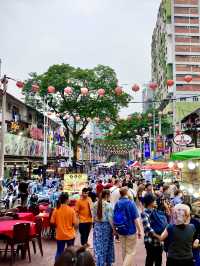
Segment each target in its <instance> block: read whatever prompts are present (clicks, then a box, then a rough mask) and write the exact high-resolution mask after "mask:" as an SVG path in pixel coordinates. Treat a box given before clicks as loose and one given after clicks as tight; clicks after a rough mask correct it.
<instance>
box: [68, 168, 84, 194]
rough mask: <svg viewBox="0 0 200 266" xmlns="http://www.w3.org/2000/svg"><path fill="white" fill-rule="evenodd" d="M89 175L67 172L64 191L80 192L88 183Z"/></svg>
mask: <svg viewBox="0 0 200 266" xmlns="http://www.w3.org/2000/svg"><path fill="white" fill-rule="evenodd" d="M87 181H88V176H87V175H86V174H74V173H72V174H65V175H64V191H65V192H68V193H72V192H80V191H81V190H82V189H83V188H84V187H85V186H86V185H87Z"/></svg>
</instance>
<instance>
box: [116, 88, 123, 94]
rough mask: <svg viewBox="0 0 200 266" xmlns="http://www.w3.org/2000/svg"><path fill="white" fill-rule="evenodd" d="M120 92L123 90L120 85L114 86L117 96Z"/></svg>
mask: <svg viewBox="0 0 200 266" xmlns="http://www.w3.org/2000/svg"><path fill="white" fill-rule="evenodd" d="M122 92H123V90H122V87H120V86H117V87H116V88H115V94H116V95H117V96H120V95H121V94H122Z"/></svg>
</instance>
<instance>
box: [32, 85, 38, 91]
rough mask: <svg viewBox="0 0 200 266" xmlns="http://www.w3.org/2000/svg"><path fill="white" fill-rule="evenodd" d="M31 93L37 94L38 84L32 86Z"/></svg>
mask: <svg viewBox="0 0 200 266" xmlns="http://www.w3.org/2000/svg"><path fill="white" fill-rule="evenodd" d="M31 87H32V91H33V92H38V91H39V89H40V87H39V85H38V84H32V86H31Z"/></svg>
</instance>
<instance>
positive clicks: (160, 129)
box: [159, 115, 162, 136]
mask: <svg viewBox="0 0 200 266" xmlns="http://www.w3.org/2000/svg"><path fill="white" fill-rule="evenodd" d="M161 122H162V117H161V115H159V136H161V135H162V123H161Z"/></svg>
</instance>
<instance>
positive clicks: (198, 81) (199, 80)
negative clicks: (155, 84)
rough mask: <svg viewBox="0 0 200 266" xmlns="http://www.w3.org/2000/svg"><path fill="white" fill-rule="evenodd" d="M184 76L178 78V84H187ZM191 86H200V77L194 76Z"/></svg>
mask: <svg viewBox="0 0 200 266" xmlns="http://www.w3.org/2000/svg"><path fill="white" fill-rule="evenodd" d="M184 77H185V76H184V75H183V76H181V77H180V76H176V83H177V84H178V83H179V84H185V81H184ZM190 84H200V76H193V78H192V81H191V82H190Z"/></svg>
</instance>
